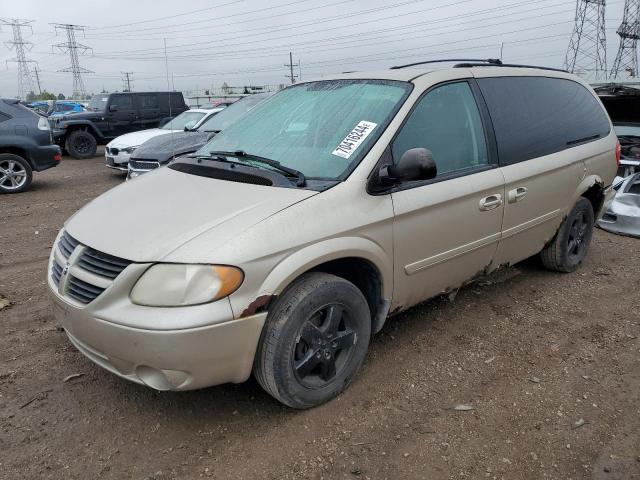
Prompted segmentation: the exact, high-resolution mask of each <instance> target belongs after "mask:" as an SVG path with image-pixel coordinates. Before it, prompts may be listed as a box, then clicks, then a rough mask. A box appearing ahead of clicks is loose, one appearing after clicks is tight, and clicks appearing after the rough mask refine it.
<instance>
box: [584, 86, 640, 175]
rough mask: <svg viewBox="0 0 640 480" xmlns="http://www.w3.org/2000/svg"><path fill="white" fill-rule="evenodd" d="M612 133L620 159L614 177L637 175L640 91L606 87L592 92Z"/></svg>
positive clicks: (638, 163)
mask: <svg viewBox="0 0 640 480" xmlns="http://www.w3.org/2000/svg"><path fill="white" fill-rule="evenodd" d="M594 90H595V91H596V93H597V94H598V96H599V97H600V100H602V103H603V105H604V107H605V108H606V109H607V113H608V114H609V117H611V121H612V122H613V128H614V130H615V131H616V135H617V136H618V140H619V141H620V147H621V150H622V152H621V153H622V157H621V158H620V166H619V167H618V175H619V176H621V177H623V178H625V177H628V176H629V175H632V174H633V173H637V172H640V89H639V88H636V87H631V86H628V85H621V84H615V83H612V84H608V85H603V86H600V87H596V88H595V89H594Z"/></svg>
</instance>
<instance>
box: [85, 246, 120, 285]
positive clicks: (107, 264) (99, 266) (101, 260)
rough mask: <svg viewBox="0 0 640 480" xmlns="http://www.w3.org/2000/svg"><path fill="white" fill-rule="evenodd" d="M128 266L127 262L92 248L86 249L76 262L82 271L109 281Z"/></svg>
mask: <svg viewBox="0 0 640 480" xmlns="http://www.w3.org/2000/svg"><path fill="white" fill-rule="evenodd" d="M129 264H131V262H130V261H129V260H125V259H124V258H118V257H114V256H113V255H109V254H106V253H102V252H99V251H97V250H94V249H93V248H87V249H86V250H85V251H84V253H83V254H82V255H81V256H80V260H78V265H80V266H81V267H82V268H83V269H84V270H87V271H89V272H91V273H95V274H96V275H99V276H101V277H105V278H109V279H111V280H113V279H114V278H116V277H117V276H118V275H119V274H120V272H122V270H124V269H125V268H127V266H128V265H129Z"/></svg>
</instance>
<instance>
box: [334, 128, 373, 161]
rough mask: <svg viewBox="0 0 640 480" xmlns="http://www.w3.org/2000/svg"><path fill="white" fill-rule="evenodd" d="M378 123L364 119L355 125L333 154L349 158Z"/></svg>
mask: <svg viewBox="0 0 640 480" xmlns="http://www.w3.org/2000/svg"><path fill="white" fill-rule="evenodd" d="M377 125H378V124H377V123H373V122H367V121H366V120H362V121H361V122H360V123H358V125H356V126H355V127H353V130H351V131H350V132H349V134H348V135H347V136H346V137H344V140H342V142H340V145H338V146H337V147H336V149H335V150H334V151H333V152H331V154H332V155H337V156H338V157H342V158H349V157H350V156H351V155H352V154H353V152H355V151H356V149H357V148H358V147H359V146H360V144H362V142H364V141H365V140H366V138H367V137H368V136H369V134H370V133H371V132H372V131H373V129H374V128H376V126H377Z"/></svg>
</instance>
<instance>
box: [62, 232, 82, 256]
mask: <svg viewBox="0 0 640 480" xmlns="http://www.w3.org/2000/svg"><path fill="white" fill-rule="evenodd" d="M79 243H80V242H78V241H77V240H76V239H75V238H73V237H72V236H71V235H69V234H68V233H67V232H64V233H63V234H62V237H60V241H58V248H59V249H60V252H61V253H62V255H64V256H65V257H66V258H69V257H70V256H71V254H72V253H73V251H74V250H75V249H76V247H77V246H78V244H79Z"/></svg>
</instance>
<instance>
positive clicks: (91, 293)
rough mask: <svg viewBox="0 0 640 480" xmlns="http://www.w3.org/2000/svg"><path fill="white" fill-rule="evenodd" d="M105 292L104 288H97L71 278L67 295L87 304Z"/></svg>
mask: <svg viewBox="0 0 640 480" xmlns="http://www.w3.org/2000/svg"><path fill="white" fill-rule="evenodd" d="M102 292H104V288H100V287H96V286H95V285H91V284H90V283H87V282H85V281H83V280H80V279H79V278H76V277H73V276H72V277H70V278H69V285H68V287H67V295H69V296H70V297H71V298H74V299H76V300H77V301H79V302H80V303H84V304H87V303H89V302H91V301H92V300H95V298H96V297H97V296H98V295H100V294H101V293H102Z"/></svg>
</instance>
